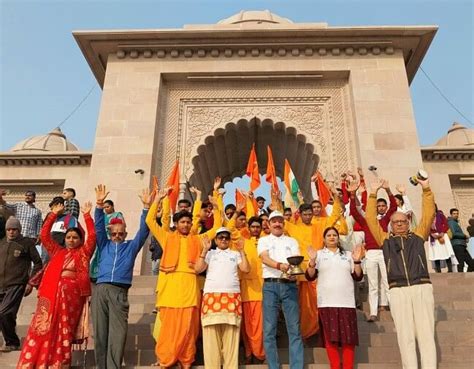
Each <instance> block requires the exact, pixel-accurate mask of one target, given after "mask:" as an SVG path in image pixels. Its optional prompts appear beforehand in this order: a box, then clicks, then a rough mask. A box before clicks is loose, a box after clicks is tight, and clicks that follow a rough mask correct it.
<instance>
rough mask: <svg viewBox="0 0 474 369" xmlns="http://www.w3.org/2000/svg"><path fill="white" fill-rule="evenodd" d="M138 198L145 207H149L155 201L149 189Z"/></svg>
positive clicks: (144, 190) (143, 191)
mask: <svg viewBox="0 0 474 369" xmlns="http://www.w3.org/2000/svg"><path fill="white" fill-rule="evenodd" d="M138 197H139V198H140V200H141V202H142V204H143V206H144V207H149V206H150V203H151V202H152V200H153V195H152V194H151V193H150V190H149V189H148V188H145V189H143V190H142V193H141V194H138Z"/></svg>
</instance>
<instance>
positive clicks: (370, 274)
mask: <svg viewBox="0 0 474 369" xmlns="http://www.w3.org/2000/svg"><path fill="white" fill-rule="evenodd" d="M365 270H366V273H367V279H368V281H369V306H370V315H371V316H377V311H378V306H379V287H380V305H381V306H387V305H388V281H387V269H386V268H385V261H384V259H383V252H382V250H368V251H367V253H366V254H365ZM379 271H380V278H379ZM379 285H380V286H379Z"/></svg>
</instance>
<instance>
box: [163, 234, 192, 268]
mask: <svg viewBox="0 0 474 369" xmlns="http://www.w3.org/2000/svg"><path fill="white" fill-rule="evenodd" d="M182 237H185V236H182V235H181V234H179V233H178V232H173V233H171V234H170V235H169V236H168V239H167V240H166V246H165V248H164V250H163V256H162V258H161V263H160V270H161V271H162V272H165V273H170V272H174V271H175V270H176V267H177V266H178V259H179V247H180V242H181V238H182ZM185 238H186V239H187V241H188V265H189V267H190V268H194V264H196V261H197V259H198V257H199V253H200V251H201V240H200V239H199V237H198V236H195V235H190V236H188V237H185Z"/></svg>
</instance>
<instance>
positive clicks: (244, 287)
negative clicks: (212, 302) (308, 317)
mask: <svg viewBox="0 0 474 369" xmlns="http://www.w3.org/2000/svg"><path fill="white" fill-rule="evenodd" d="M248 227H249V230H250V238H249V239H246V240H245V244H244V252H245V254H246V255H247V260H248V262H249V264H250V272H249V273H241V274H240V294H241V297H242V309H243V318H244V320H243V324H242V337H243V340H244V346H245V359H246V363H250V362H251V360H252V355H253V356H254V357H256V358H257V359H258V360H260V361H263V360H264V359H265V350H264V348H263V310H262V288H263V277H262V261H261V259H260V257H259V256H258V252H257V242H258V239H259V238H260V234H261V232H262V220H261V219H260V218H259V217H255V216H254V217H252V218H250V219H249V221H248Z"/></svg>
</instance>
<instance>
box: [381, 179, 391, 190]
mask: <svg viewBox="0 0 474 369" xmlns="http://www.w3.org/2000/svg"><path fill="white" fill-rule="evenodd" d="M382 188H383V189H384V190H390V183H389V182H388V180H387V179H383V180H382Z"/></svg>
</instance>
